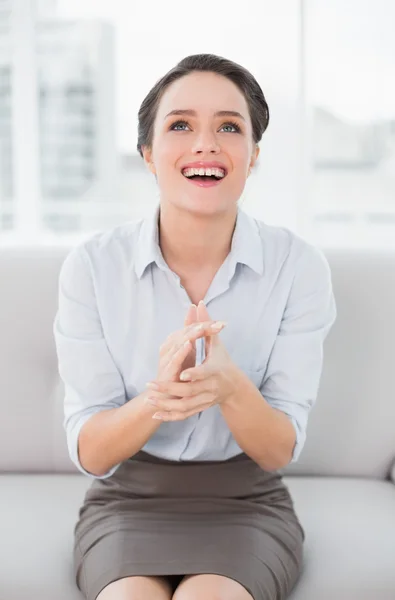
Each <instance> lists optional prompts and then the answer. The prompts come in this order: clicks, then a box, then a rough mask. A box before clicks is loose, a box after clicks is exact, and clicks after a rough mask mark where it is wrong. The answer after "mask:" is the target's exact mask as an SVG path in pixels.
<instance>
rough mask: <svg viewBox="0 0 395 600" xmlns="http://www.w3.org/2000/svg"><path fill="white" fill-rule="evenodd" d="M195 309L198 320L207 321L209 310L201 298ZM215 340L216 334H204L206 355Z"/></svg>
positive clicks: (216, 338)
mask: <svg viewBox="0 0 395 600" xmlns="http://www.w3.org/2000/svg"><path fill="white" fill-rule="evenodd" d="M196 310H197V314H198V319H199V321H208V320H210V319H211V317H210V315H209V312H208V310H207V306H206V305H205V303H204V302H203V300H201V301H200V302H199V304H198V305H197V309H196ZM217 341H218V337H216V336H211V337H209V336H205V347H206V356H207V355H208V354H209V353H210V351H211V348H212V347H213V346H214V345H215V343H216V342H217Z"/></svg>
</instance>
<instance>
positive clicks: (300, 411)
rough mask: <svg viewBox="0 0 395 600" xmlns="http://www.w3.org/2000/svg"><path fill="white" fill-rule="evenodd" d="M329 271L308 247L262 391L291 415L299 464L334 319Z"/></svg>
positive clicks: (319, 253)
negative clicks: (326, 342)
mask: <svg viewBox="0 0 395 600" xmlns="http://www.w3.org/2000/svg"><path fill="white" fill-rule="evenodd" d="M336 315H337V311H336V303H335V298H334V295H333V291H332V283H331V272H330V268H329V264H328V262H327V259H326V257H325V256H324V254H323V253H322V251H321V250H320V249H318V248H316V247H314V246H311V245H307V246H306V247H305V249H304V251H303V253H302V255H301V256H300V258H299V259H298V262H297V264H296V271H295V277H294V280H293V283H292V287H291V291H290V294H289V297H288V301H287V305H286V308H285V311H284V315H283V318H282V321H281V325H280V328H279V331H278V334H277V338H276V340H275V342H274V346H273V349H272V352H271V355H270V358H269V361H268V367H267V370H266V373H265V378H264V380H263V382H262V385H261V387H260V391H261V393H262V395H263V397H264V398H265V400H266V401H267V402H268V403H269V404H270V405H271V406H272V407H273V408H276V409H278V410H281V411H283V412H284V413H285V414H287V415H288V417H289V418H290V419H291V421H292V423H293V425H294V427H295V430H296V444H295V447H294V451H293V457H292V460H291V462H296V461H297V460H298V458H299V456H300V453H301V451H302V449H303V446H304V443H305V440H306V429H307V422H308V415H309V411H310V409H311V408H312V406H313V405H314V403H315V401H316V397H317V393H318V388H319V382H320V377H321V372H322V365H323V344H324V340H325V338H326V336H327V334H328V333H329V330H330V329H331V327H332V325H333V323H334V322H335V320H336Z"/></svg>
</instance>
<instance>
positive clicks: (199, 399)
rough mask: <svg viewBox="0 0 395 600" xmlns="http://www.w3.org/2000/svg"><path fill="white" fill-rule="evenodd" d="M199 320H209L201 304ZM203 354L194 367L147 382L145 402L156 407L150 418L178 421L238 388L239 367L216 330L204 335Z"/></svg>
mask: <svg viewBox="0 0 395 600" xmlns="http://www.w3.org/2000/svg"><path fill="white" fill-rule="evenodd" d="M197 312H198V319H199V322H209V320H210V315H209V314H208V311H207V308H206V307H205V305H204V304H203V303H202V302H200V303H199V306H198V308H197ZM205 345H206V358H205V360H204V361H203V363H202V364H201V365H200V366H198V367H192V368H188V369H187V370H184V371H183V372H182V373H181V374H180V379H181V380H182V381H190V382H189V383H181V382H178V381H175V380H172V381H170V380H167V381H164V380H161V381H159V380H157V381H155V382H152V383H150V384H148V386H149V387H150V389H151V390H152V392H150V394H149V398H148V400H147V402H148V403H149V404H151V405H153V406H156V407H157V408H158V412H157V413H155V415H154V416H153V418H156V419H161V420H162V421H182V420H184V419H187V418H188V417H191V416H192V415H194V414H196V413H199V412H201V411H202V410H205V409H206V408H210V407H211V406H214V405H215V404H221V403H222V402H224V401H226V400H228V399H229V398H232V397H233V396H234V395H235V394H236V393H237V391H238V384H239V375H240V371H239V369H238V367H237V366H236V365H235V364H234V363H233V362H232V360H231V358H230V356H229V354H228V352H227V351H226V348H225V346H224V345H223V343H222V342H221V340H220V338H219V336H218V334H216V335H210V336H205Z"/></svg>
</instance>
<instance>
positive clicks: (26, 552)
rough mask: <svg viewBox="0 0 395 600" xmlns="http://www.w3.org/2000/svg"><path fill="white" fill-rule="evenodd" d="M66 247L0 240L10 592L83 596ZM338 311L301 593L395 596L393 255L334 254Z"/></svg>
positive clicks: (303, 492)
mask: <svg viewBox="0 0 395 600" xmlns="http://www.w3.org/2000/svg"><path fill="white" fill-rule="evenodd" d="M68 250H69V249H68V248H48V247H42V248H34V247H31V248H30V247H29V248H0V336H1V337H0V403H1V404H0V408H1V415H0V431H1V435H0V489H1V493H0V534H1V535H0V600H77V599H78V598H81V597H82V596H81V594H80V593H79V591H78V589H77V588H76V586H75V583H74V575H73V563H72V544H73V527H74V524H75V522H76V519H77V514H78V509H79V506H80V505H81V504H82V501H83V497H84V494H85V491H86V490H87V488H88V487H89V486H90V484H91V479H90V478H88V477H85V476H84V475H82V474H80V473H79V472H78V471H77V470H76V468H75V467H74V465H73V464H72V463H71V461H70V459H69V458H68V455H67V449H66V440H65V434H64V431H63V427H62V419H63V389H62V384H61V382H60V379H59V376H58V373H57V362H56V353H55V347H54V341H53V337H52V323H53V318H54V315H55V311H56V306H57V278H58V273H59V268H60V265H61V263H62V261H63V259H64V257H65V255H66V253H67V252H68ZM325 253H326V256H327V257H328V260H329V262H330V265H331V268H332V275H333V284H334V290H335V295H336V300H337V308H338V318H337V321H336V323H335V325H334V327H333V329H332V331H331V332H330V334H329V336H328V338H327V341H326V345H325V361H324V371H323V375H322V379H321V387H320V392H319V397H318V400H317V403H316V405H315V407H314V408H313V410H312V412H311V414H310V421H309V427H308V436H307V442H306V445H305V448H304V450H303V453H302V456H301V458H300V460H299V462H298V463H296V464H294V465H292V466H290V467H287V469H286V470H285V471H284V481H285V483H286V484H287V485H288V486H289V488H290V491H291V493H292V495H293V498H294V501H295V508H296V510H297V512H298V514H299V516H300V519H301V521H302V523H303V526H304V528H305V531H306V541H305V567H304V572H303V574H302V576H301V579H300V580H299V582H298V583H297V585H296V587H295V589H294V591H293V592H292V594H291V597H290V598H291V600H394V599H395V485H394V479H395V476H394V475H395V468H394V459H395V385H394V377H395V314H394V313H395V253H383V252H376V253H371V252H368V251H366V252H363V251H352V252H349V251H347V252H346V251H327V252H325Z"/></svg>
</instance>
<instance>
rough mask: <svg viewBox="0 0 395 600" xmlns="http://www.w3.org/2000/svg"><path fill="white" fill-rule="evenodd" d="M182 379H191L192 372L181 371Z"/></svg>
mask: <svg viewBox="0 0 395 600" xmlns="http://www.w3.org/2000/svg"><path fill="white" fill-rule="evenodd" d="M180 379H181V381H189V380H190V379H191V374H190V373H181V375H180Z"/></svg>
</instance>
